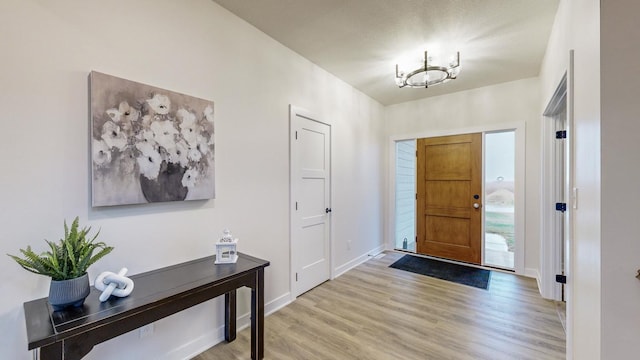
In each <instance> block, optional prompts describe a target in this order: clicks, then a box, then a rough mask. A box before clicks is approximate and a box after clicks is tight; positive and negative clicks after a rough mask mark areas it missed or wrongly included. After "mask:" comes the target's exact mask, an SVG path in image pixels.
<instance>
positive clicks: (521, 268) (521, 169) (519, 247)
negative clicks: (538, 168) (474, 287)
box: [386, 121, 535, 277]
mask: <svg viewBox="0 0 640 360" xmlns="http://www.w3.org/2000/svg"><path fill="white" fill-rule="evenodd" d="M504 130H514V131H515V137H516V144H515V151H516V155H515V156H516V158H515V159H516V169H515V170H516V181H515V192H516V194H515V196H516V216H515V223H516V224H515V225H516V253H515V258H514V271H515V273H516V274H519V275H527V276H534V274H531V273H529V272H528V271H526V269H525V264H524V258H525V251H524V250H525V243H526V242H525V231H524V226H525V194H524V189H525V130H526V128H525V123H524V122H523V121H518V122H509V123H498V124H487V125H481V126H476V127H469V128H461V129H452V130H440V131H429V132H420V133H415V134H405V135H393V136H391V137H389V143H388V146H389V152H388V153H389V168H388V171H389V172H388V176H389V187H388V192H387V199H388V204H389V207H388V208H389V214H388V216H387V217H386V219H387V222H388V224H389V226H387V238H388V239H389V241H388V242H387V244H386V248H387V249H389V250H392V249H394V243H395V241H394V236H395V226H396V224H395V216H394V214H395V211H396V209H395V203H396V199H395V186H396V183H395V168H396V159H395V150H394V149H395V143H396V141H401V140H411V139H419V138H429V137H437V136H449V135H460V134H469V133H482V134H485V133H488V132H497V131H504ZM483 137H484V135H483ZM483 140H484V139H483ZM483 149H484V145H483ZM483 151H484V150H483ZM483 162H484V159H483ZM483 184H484V179H483ZM483 226H484V224H483ZM482 246H483V248H484V237H483V244H482ZM482 260H483V261H484V258H483V259H482ZM534 277H535V276H534Z"/></svg>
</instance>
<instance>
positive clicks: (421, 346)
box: [193, 252, 565, 360]
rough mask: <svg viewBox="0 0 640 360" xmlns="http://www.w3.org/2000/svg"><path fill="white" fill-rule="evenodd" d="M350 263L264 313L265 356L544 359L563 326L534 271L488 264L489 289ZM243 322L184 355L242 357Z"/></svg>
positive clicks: (561, 341)
mask: <svg viewBox="0 0 640 360" xmlns="http://www.w3.org/2000/svg"><path fill="white" fill-rule="evenodd" d="M401 256H402V254H398V253H393V252H389V253H387V255H386V256H384V257H382V258H380V259H371V260H369V261H368V262H366V263H364V264H362V265H360V266H358V267H356V268H355V269H353V270H350V271H349V272H347V273H346V274H344V275H342V276H340V277H339V278H337V279H335V280H333V281H328V282H326V283H324V284H322V285H320V286H319V287H317V288H315V289H313V290H311V291H309V292H307V293H306V294H304V295H302V296H300V297H298V299H297V300H296V301H295V302H293V303H291V304H290V305H288V306H286V307H285V308H283V309H281V310H279V311H277V312H276V313H274V314H272V315H270V316H268V317H267V318H266V319H265V353H266V354H265V359H271V360H314V359H367V360H396V359H408V360H411V359H416V360H425V359H427V360H430V359H433V360H444V359H451V360H458V359H460V360H481V359H486V360H501V359H505V360H507V359H508V360H513V359H530V360H547V359H548V360H552V359H564V358H565V334H564V330H563V328H562V325H561V323H560V320H559V317H558V314H557V313H556V308H555V304H554V302H552V301H547V300H544V299H542V298H541V297H540V295H539V293H538V289H537V285H536V281H535V280H533V279H528V278H524V277H519V276H515V275H512V274H506V273H500V272H496V271H493V272H492V278H491V284H490V286H489V290H481V289H477V288H473V287H469V286H464V285H459V284H455V283H451V282H447V281H444V280H439V279H434V278H431V277H427V276H424V275H418V274H413V273H410V272H406V271H402V270H397V269H392V268H389V267H388V266H389V265H390V264H391V263H393V262H394V261H395V260H397V259H399V258H400V257H401ZM249 338H250V332H249V329H244V330H243V331H241V332H239V333H238V337H237V339H236V340H235V341H234V342H232V343H220V344H218V345H216V346H214V347H212V348H211V349H209V350H207V351H205V352H204V353H202V354H200V355H198V356H197V357H195V358H194V359H193V360H213V359H250V358H251V354H250V346H249Z"/></svg>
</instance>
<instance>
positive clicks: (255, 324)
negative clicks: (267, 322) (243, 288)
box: [251, 268, 264, 360]
mask: <svg viewBox="0 0 640 360" xmlns="http://www.w3.org/2000/svg"><path fill="white" fill-rule="evenodd" d="M262 358H264V268H261V269H259V270H258V271H257V272H256V274H255V283H254V286H253V287H252V288H251V359H253V360H260V359H262Z"/></svg>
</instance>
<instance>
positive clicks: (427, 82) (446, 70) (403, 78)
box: [396, 51, 460, 88]
mask: <svg viewBox="0 0 640 360" xmlns="http://www.w3.org/2000/svg"><path fill="white" fill-rule="evenodd" d="M459 73H460V52H457V53H456V56H455V58H454V59H452V60H451V61H449V63H448V64H433V63H432V59H430V58H429V56H428V54H427V51H425V52H424V60H423V66H422V67H421V68H418V69H416V70H413V71H405V70H402V69H400V67H399V65H397V64H396V85H398V86H399V87H401V88H403V87H411V88H428V87H429V86H433V85H438V84H444V83H446V82H447V81H449V80H453V79H456V78H457V77H458V74H459Z"/></svg>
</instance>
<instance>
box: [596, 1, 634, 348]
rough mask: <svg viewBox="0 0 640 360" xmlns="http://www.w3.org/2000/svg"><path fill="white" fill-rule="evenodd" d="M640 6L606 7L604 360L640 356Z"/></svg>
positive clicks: (604, 3)
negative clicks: (639, 276)
mask: <svg viewBox="0 0 640 360" xmlns="http://www.w3.org/2000/svg"><path fill="white" fill-rule="evenodd" d="M638 13H640V3H638V2H637V1H630V0H627V1H620V0H616V1H613V0H605V1H602V2H601V14H600V21H601V23H600V25H601V44H600V46H601V52H600V54H601V55H600V59H601V60H600V61H601V64H602V65H601V78H600V79H601V87H600V91H601V106H602V110H601V113H602V119H601V132H602V135H601V141H602V143H601V151H602V160H601V161H602V195H601V196H602V199H601V201H602V210H601V211H602V213H601V216H602V243H601V247H602V264H601V266H602V273H601V281H602V284H601V290H602V296H601V297H602V330H601V331H602V357H601V358H602V359H630V358H635V357H637V356H638V354H640V342H639V341H638V338H639V337H640V321H638V320H639V319H640V282H638V280H637V279H636V278H635V277H634V275H635V274H636V271H637V269H639V268H640V241H638V234H640V222H638V215H639V214H640V211H639V210H638V204H639V203H640V191H638V184H640V167H639V166H638V154H640V142H639V141H638V134H640V122H638V114H639V113H640V102H639V101H638V95H639V94H640V67H639V66H638V64H639V63H640V45H639V44H638V42H637V39H638V38H640V26H638V16H637V14H638Z"/></svg>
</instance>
